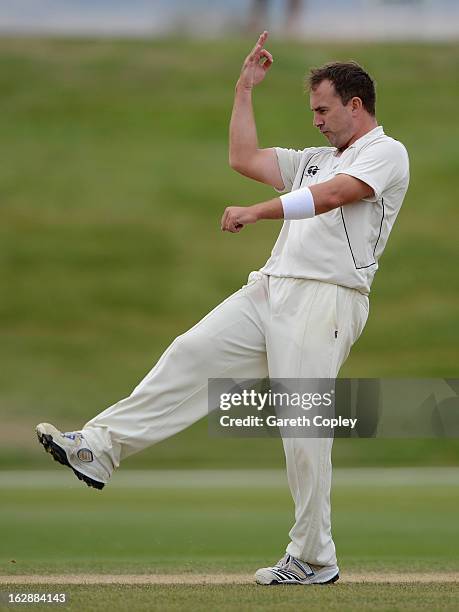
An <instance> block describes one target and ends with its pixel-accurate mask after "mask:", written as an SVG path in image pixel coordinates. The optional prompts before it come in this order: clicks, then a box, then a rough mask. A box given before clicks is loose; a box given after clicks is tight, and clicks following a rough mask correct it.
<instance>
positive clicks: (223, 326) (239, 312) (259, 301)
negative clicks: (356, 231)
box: [83, 272, 368, 565]
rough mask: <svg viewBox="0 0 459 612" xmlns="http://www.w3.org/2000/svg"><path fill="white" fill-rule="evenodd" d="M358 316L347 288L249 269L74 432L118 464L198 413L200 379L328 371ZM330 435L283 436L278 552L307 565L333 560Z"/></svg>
mask: <svg viewBox="0 0 459 612" xmlns="http://www.w3.org/2000/svg"><path fill="white" fill-rule="evenodd" d="M367 316H368V297H367V296H365V295H363V294H361V293H359V292H358V291H356V290H354V289H349V288H346V287H342V286H339V285H333V284H329V283H324V282H321V281H316V280H307V279H298V278H286V277H274V276H267V275H265V274H263V273H261V272H252V273H251V274H250V276H249V280H248V284H247V285H245V286H244V287H242V288H241V289H240V290H239V291H237V292H236V293H234V294H233V295H231V296H230V297H229V298H228V299H226V300H225V301H224V302H222V303H221V304H220V305H219V306H217V307H216V308H215V309H214V310H212V312H210V313H209V314H208V315H207V316H206V317H204V318H203V319H202V320H201V321H200V322H199V323H197V324H196V325H195V326H194V327H192V328H191V329H190V330H189V331H188V332H186V333H185V334H183V335H181V336H179V337H178V338H176V339H175V340H174V342H173V343H172V344H171V345H170V346H169V348H168V349H167V350H166V352H165V353H164V354H163V355H162V357H161V358H160V359H159V361H158V363H157V364H156V365H155V367H154V368H153V369H152V370H151V372H149V374H147V376H146V377H145V378H144V379H143V380H142V382H141V383H140V384H139V385H138V386H137V387H136V388H135V389H134V391H133V392H132V394H131V395H130V396H129V397H127V398H126V399H123V400H121V401H119V402H118V403H116V404H114V405H113V406H111V407H110V408H107V410H105V411H104V412H102V413H101V414H99V415H98V416H96V417H95V418H93V419H92V420H91V421H89V422H88V423H86V425H85V427H84V429H83V434H84V436H85V437H86V439H87V440H88V443H89V445H90V446H91V448H92V450H93V452H94V453H95V455H96V456H99V457H101V458H102V457H103V458H104V459H105V461H104V463H106V461H107V460H108V459H109V460H110V462H111V464H112V465H113V466H114V467H117V466H118V465H119V463H120V461H121V460H122V459H124V458H125V457H128V456H129V455H132V454H133V453H137V452H139V451H141V450H143V449H145V448H147V447H149V446H151V445H152V444H155V443H156V442H159V441H161V440H164V439H165V438H168V437H169V436H172V435H174V434H175V433H177V432H179V431H181V430H182V429H185V427H188V426H189V425H192V424H193V423H195V422H196V421H198V420H199V419H201V418H202V417H204V416H206V414H207V412H208V405H207V403H208V402H207V384H208V379H209V378H263V377H266V376H270V377H271V378H336V376H337V375H338V371H339V369H340V367H341V365H342V363H343V362H344V360H345V359H346V357H347V355H348V354H349V350H350V348H351V346H352V344H353V343H354V342H355V341H356V339H357V338H358V337H359V335H360V333H361V332H362V329H363V327H364V325H365V323H366V320H367ZM247 443H248V444H249V443H250V442H249V440H248V441H247ZM332 443H333V440H332V439H330V438H317V439H315V438H286V439H284V440H283V445H284V450H285V457H286V466H287V478H288V483H289V487H290V491H291V493H292V497H293V500H294V503H295V524H294V525H293V527H292V529H291V531H290V533H289V536H290V540H291V541H290V543H289V545H288V547H287V552H288V553H289V554H291V555H293V556H294V557H297V558H298V559H302V560H303V561H306V562H308V563H312V564H315V565H333V564H335V563H336V553H335V545H334V543H333V540H332V536H331V524H330V486H331V449H332Z"/></svg>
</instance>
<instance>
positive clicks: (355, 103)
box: [351, 96, 363, 113]
mask: <svg viewBox="0 0 459 612" xmlns="http://www.w3.org/2000/svg"><path fill="white" fill-rule="evenodd" d="M362 108H363V103H362V100H361V98H359V97H357V96H354V97H353V98H352V99H351V110H352V112H353V113H358V112H359V111H361V110H362Z"/></svg>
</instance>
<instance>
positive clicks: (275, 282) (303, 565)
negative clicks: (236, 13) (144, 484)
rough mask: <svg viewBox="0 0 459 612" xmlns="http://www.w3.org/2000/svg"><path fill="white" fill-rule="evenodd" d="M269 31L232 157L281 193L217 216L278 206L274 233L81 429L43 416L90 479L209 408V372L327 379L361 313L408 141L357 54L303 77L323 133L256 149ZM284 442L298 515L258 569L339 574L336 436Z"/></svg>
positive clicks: (237, 216)
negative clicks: (382, 118)
mask: <svg viewBox="0 0 459 612" xmlns="http://www.w3.org/2000/svg"><path fill="white" fill-rule="evenodd" d="M267 36H268V33H267V32H264V33H263V34H262V35H261V36H260V38H259V39H258V42H257V44H256V45H255V47H254V48H253V50H252V52H251V53H250V54H249V55H248V57H247V58H246V60H245V62H244V64H243V66H242V70H241V73H240V77H239V80H238V82H237V85H236V92H235V101H234V108H233V114H232V118H231V125H230V164H231V167H232V168H234V169H235V170H236V171H238V172H239V173H241V174H243V175H245V176H248V177H250V178H252V179H254V180H256V181H260V182H263V183H266V184H268V185H271V186H272V187H274V188H275V189H276V190H277V191H278V192H282V193H284V195H276V197H274V198H273V199H271V200H269V201H267V202H261V203H258V204H254V205H252V206H230V207H228V208H226V210H225V211H224V214H223V218H222V220H221V228H222V230H223V231H228V232H240V231H241V230H242V229H243V228H245V226H246V225H249V224H254V223H257V222H258V221H260V220H262V219H284V223H283V226H282V229H281V232H280V234H279V237H278V239H277V242H276V244H275V245H274V248H273V251H272V254H271V257H270V258H269V259H268V261H267V262H266V264H265V265H264V266H263V268H261V269H260V270H259V271H256V272H252V273H251V274H250V276H249V279H248V283H247V284H246V285H245V286H243V287H242V288H241V289H240V290H239V291H237V292H236V293H234V294H233V295H231V296H230V297H229V298H227V299H226V300H225V301H224V302H223V303H222V304H220V305H219V306H217V307H216V308H215V309H214V310H213V311H212V312H211V313H210V314H208V315H207V316H206V317H204V318H203V319H202V320H201V321H200V322H199V323H197V324H196V325H195V326H194V327H193V328H192V329H190V330H189V331H188V332H186V333H185V334H183V335H181V336H179V337H178V338H176V339H175V340H174V342H173V343H172V344H171V345H170V346H169V348H168V349H167V350H166V351H165V353H164V354H163V355H162V357H161V358H160V359H159V361H158V363H157V364H156V365H155V366H154V368H153V369H152V370H151V371H150V372H149V374H147V376H146V377H145V378H144V379H143V380H142V381H141V382H140V384H139V385H138V386H137V387H136V388H135V389H134V391H133V392H132V394H131V395H130V396H129V397H127V398H125V399H123V400H121V401H119V402H118V403H116V404H114V405H113V406H111V407H110V408H108V409H106V410H105V411H104V412H102V413H101V414H99V415H97V416H96V417H94V418H93V419H92V420H91V421H89V422H88V423H86V425H85V426H84V427H83V429H82V430H81V431H75V432H71V433H61V432H60V431H58V430H57V429H56V428H55V427H53V426H52V425H49V424H47V423H42V424H40V425H38V427H37V434H38V438H39V440H40V442H41V444H42V445H43V446H44V447H45V449H46V450H47V451H48V452H50V453H51V454H52V456H53V457H54V459H56V460H57V461H59V462H60V463H62V464H64V465H66V466H68V467H70V468H71V469H72V470H73V471H74V473H75V474H76V476H77V477H78V478H79V479H80V480H83V481H84V482H86V484H88V485H89V486H91V487H95V488H97V489H102V488H103V486H104V485H105V484H106V483H107V482H108V480H109V478H110V476H111V474H112V472H113V470H114V469H115V468H117V467H118V466H119V464H120V462H121V461H122V460H123V459H124V458H125V457H128V456H129V455H132V454H133V453H137V452H139V451H141V450H142V449H144V448H147V447H149V446H150V445H152V444H155V443H156V442H159V441H160V440H163V439H165V438H168V437H169V436H172V435H173V434H175V433H177V432H179V431H181V430H183V429H184V428H185V427H188V426H189V425H191V424H192V423H194V422H196V421H197V420H199V419H201V418H202V417H204V416H206V414H207V409H208V406H207V385H208V379H209V378H265V377H267V376H269V377H271V378H336V376H337V375H338V372H339V369H340V367H341V365H342V364H343V362H344V361H345V359H346V357H347V356H348V354H349V351H350V348H351V346H352V345H353V344H354V342H355V341H356V340H357V338H358V337H359V336H360V334H361V333H362V330H363V328H364V326H365V323H366V321H367V317H368V302H369V300H368V296H369V293H370V286H371V283H372V280H373V277H374V275H375V272H376V270H377V269H378V260H379V258H380V256H381V254H382V252H383V250H384V247H385V246H386V242H387V239H388V237H389V233H390V231H391V229H392V226H393V224H394V222H395V219H396V217H397V214H398V212H399V210H400V207H401V205H402V201H403V198H404V196H405V193H406V190H407V188H408V182H409V162H408V155H407V152H406V150H405V148H404V146H403V145H402V144H401V143H400V142H398V141H397V140H394V139H393V138H391V137H389V136H386V134H385V133H384V131H383V128H382V127H381V126H379V125H378V122H377V120H376V116H375V88H374V83H373V81H372V79H371V77H370V76H369V75H368V74H367V73H366V72H365V70H363V68H362V67H360V66H359V65H358V64H356V63H353V62H350V63H339V62H337V63H333V64H327V65H325V66H323V67H321V68H317V69H313V70H311V72H310V75H309V78H308V85H309V91H310V105H311V110H312V115H313V122H314V126H315V127H317V129H318V130H319V131H320V132H321V134H323V135H324V137H325V139H326V140H327V141H328V143H329V145H330V146H320V147H308V148H306V149H304V150H302V151H297V150H293V149H285V148H266V149H260V148H259V146H258V140H257V132H256V127H255V120H254V114H253V108H252V91H253V89H254V87H256V86H257V85H259V84H260V83H261V82H262V81H263V79H264V78H265V76H266V74H267V73H268V71H269V70H270V68H271V66H272V64H273V58H272V55H271V54H270V53H269V51H268V50H267V49H265V42H266V39H267ZM299 121H300V119H299ZM223 198H224V194H222V199H223ZM283 446H284V450H285V458H286V467H287V478H288V483H289V487H290V490H291V494H292V497H293V500H294V504H295V523H294V525H293V527H292V529H291V531H290V533H289V542H288V545H287V547H286V551H285V554H284V556H283V557H282V558H281V560H280V561H278V563H276V564H275V565H273V566H272V567H264V568H261V569H259V570H258V571H257V572H256V574H255V579H256V581H257V582H258V583H259V584H263V585H268V584H301V585H305V584H325V583H331V582H334V581H336V580H337V579H338V577H339V570H338V565H337V559H336V552H335V545H334V543H333V539H332V534H331V524H330V486H331V449H332V439H331V438H284V439H283Z"/></svg>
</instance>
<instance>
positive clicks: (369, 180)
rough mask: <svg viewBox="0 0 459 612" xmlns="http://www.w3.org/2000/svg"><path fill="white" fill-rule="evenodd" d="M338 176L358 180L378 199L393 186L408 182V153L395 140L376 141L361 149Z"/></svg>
mask: <svg viewBox="0 0 459 612" xmlns="http://www.w3.org/2000/svg"><path fill="white" fill-rule="evenodd" d="M340 174H349V175H350V176H353V177H355V178H358V179H360V180H361V181H363V182H364V183H366V184H367V185H369V186H370V187H371V188H372V189H373V191H374V192H375V197H376V198H377V199H379V198H380V197H381V195H382V194H383V193H384V191H386V190H387V189H389V188H390V187H392V186H393V185H396V184H397V183H399V182H401V181H403V180H408V178H409V159H408V153H407V151H406V149H405V147H404V146H403V145H402V144H401V143H400V142H398V141H397V140H392V139H390V140H384V141H379V142H378V141H377V142H374V143H371V144H370V145H368V146H367V147H365V148H364V149H362V151H360V153H359V154H358V155H357V157H356V159H355V161H354V162H353V163H352V164H351V165H350V166H349V168H344V169H343V170H341V171H340Z"/></svg>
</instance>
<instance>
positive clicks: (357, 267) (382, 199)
mask: <svg viewBox="0 0 459 612" xmlns="http://www.w3.org/2000/svg"><path fill="white" fill-rule="evenodd" d="M381 204H382V216H381V223H380V225H379V234H378V237H377V239H376V242H375V246H374V248H373V257H374V258H375V261H374V262H373V263H371V264H368V265H367V266H358V265H357V264H356V262H355V257H354V252H353V251H352V247H351V241H350V240H349V234H348V233H347V228H346V222H345V221H344V215H343V207H342V206H340V211H341V219H342V220H343V226H344V231H345V232H346V238H347V243H348V245H349V250H350V251H351V255H352V260H353V262H354V267H355V269H356V270H363V269H364V268H371V266H375V265H376V256H375V254H376V247H377V246H378V242H379V239H380V237H381V231H382V224H383V221H384V215H385V206H384V198H381Z"/></svg>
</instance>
